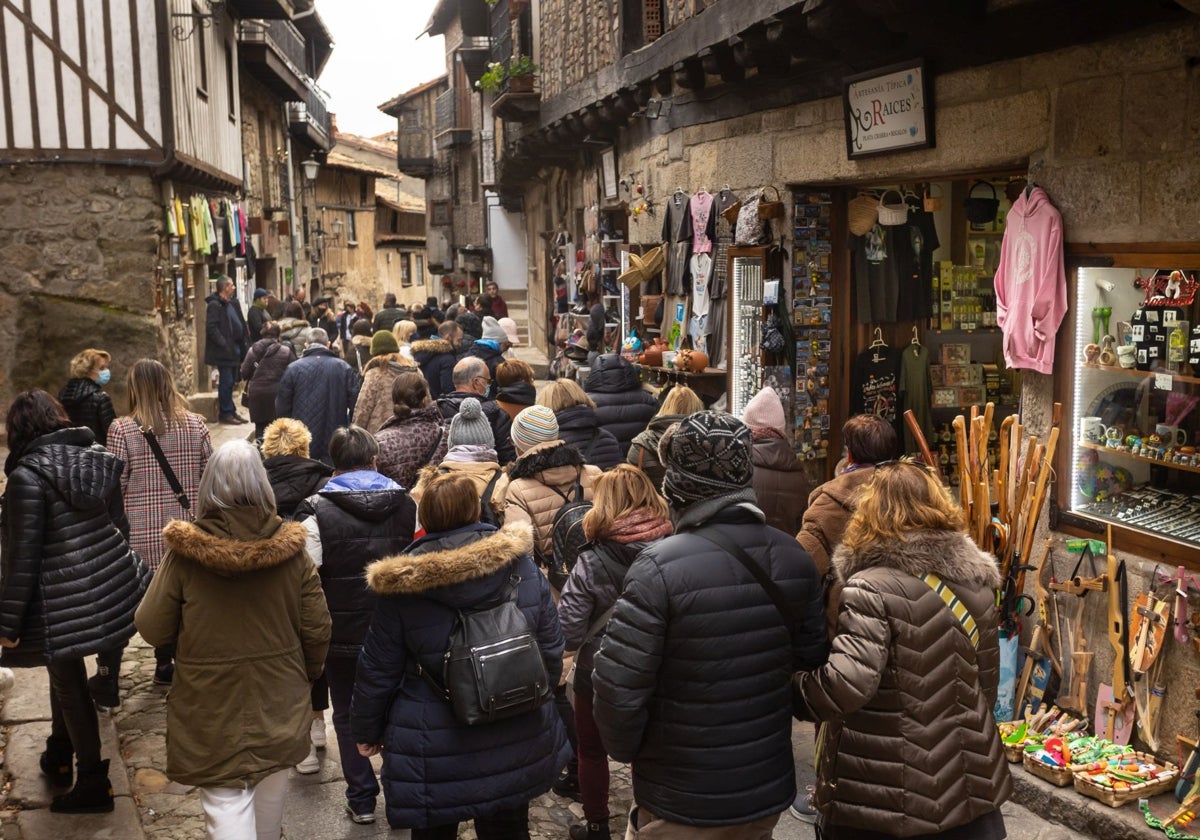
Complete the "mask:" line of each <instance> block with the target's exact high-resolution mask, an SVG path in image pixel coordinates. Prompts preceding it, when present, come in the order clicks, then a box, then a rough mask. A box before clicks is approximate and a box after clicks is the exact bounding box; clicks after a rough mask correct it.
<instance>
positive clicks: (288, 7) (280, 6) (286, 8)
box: [229, 0, 296, 20]
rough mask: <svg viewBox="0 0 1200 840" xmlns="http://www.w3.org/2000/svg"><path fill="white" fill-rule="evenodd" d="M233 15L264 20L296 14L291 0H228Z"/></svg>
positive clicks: (285, 18) (289, 17) (282, 18)
mask: <svg viewBox="0 0 1200 840" xmlns="http://www.w3.org/2000/svg"><path fill="white" fill-rule="evenodd" d="M229 8H230V10H231V11H232V12H233V14H234V16H235V17H239V18H262V19H264V20H291V19H292V16H293V15H295V14H296V4H295V3H293V2H292V0H229Z"/></svg>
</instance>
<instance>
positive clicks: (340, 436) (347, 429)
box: [329, 426, 379, 470]
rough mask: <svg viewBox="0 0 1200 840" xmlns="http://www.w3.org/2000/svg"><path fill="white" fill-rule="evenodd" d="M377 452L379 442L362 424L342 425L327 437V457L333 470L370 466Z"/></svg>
mask: <svg viewBox="0 0 1200 840" xmlns="http://www.w3.org/2000/svg"><path fill="white" fill-rule="evenodd" d="M378 454H379V442H378V441H376V440H375V436H374V435H372V434H371V433H370V432H368V431H367V430H366V429H364V428H363V427H362V426H342V427H341V428H340V429H338V430H337V431H335V432H334V433H333V437H332V438H330V439H329V458H330V460H332V461H333V468H334V469H335V470H352V469H355V468H358V467H369V466H371V459H372V458H374V457H375V456H376V455H378Z"/></svg>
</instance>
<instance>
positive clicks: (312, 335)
mask: <svg viewBox="0 0 1200 840" xmlns="http://www.w3.org/2000/svg"><path fill="white" fill-rule="evenodd" d="M308 343H309V344H310V345H312V344H320V345H321V346H322V347H328V346H329V333H327V332H325V330H323V329H321V328H320V327H313V328H312V329H311V330H309V331H308Z"/></svg>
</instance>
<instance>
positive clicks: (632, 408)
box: [583, 353, 658, 453]
mask: <svg viewBox="0 0 1200 840" xmlns="http://www.w3.org/2000/svg"><path fill="white" fill-rule="evenodd" d="M583 390H585V391H587V395H588V396H589V397H591V398H592V402H594V403H595V404H596V419H597V420H598V421H599V422H600V425H601V427H603V428H605V429H608V430H609V431H610V432H612V433H613V435H614V436H615V437H616V439H617V443H618V444H620V447H621V452H622V453H626V452H628V451H629V444H631V443H633V439H634V437H636V436H637V435H638V434H639V433H640V432H641V431H642V430H643V429H645V428H646V424H647V423H649V422H650V419H651V418H652V417H654V415H655V414H657V413H658V402H657V401H656V400H655V399H654V397H652V396H650V394H648V393H647V392H645V391H643V390H642V383H641V381H640V380H639V379H638V374H637V371H636V370H634V368H633V365H631V364H629V362H627V361H625V360H624V359H622V358H621V357H620V356H618V355H616V354H615V353H606V354H604V355H603V356H597V357H596V360H595V362H593V363H592V372H591V373H590V374H588V378H587V382H586V383H584V386H583Z"/></svg>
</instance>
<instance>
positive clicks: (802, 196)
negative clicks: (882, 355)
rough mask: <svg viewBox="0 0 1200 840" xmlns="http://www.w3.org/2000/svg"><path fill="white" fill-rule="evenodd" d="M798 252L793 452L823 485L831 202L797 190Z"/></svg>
mask: <svg viewBox="0 0 1200 840" xmlns="http://www.w3.org/2000/svg"><path fill="white" fill-rule="evenodd" d="M795 197H796V205H795V211H796V212H795V216H794V219H795V228H794V233H795V243H796V244H795V250H794V253H793V255H792V329H793V332H794V333H795V336H796V339H795V340H796V388H795V392H794V400H795V407H796V414H795V423H796V427H795V431H794V435H793V446H794V448H795V451H796V454H798V455H799V456H800V457H802V458H804V459H806V460H809V461H813V462H815V464H816V465H818V466H814V469H813V472H812V474H811V475H810V476H809V478H810V479H811V480H813V481H815V482H818V483H819V482H821V481H824V480H825V475H824V471H823V465H824V464H825V462H826V460H827V458H828V456H829V431H830V428H829V427H830V414H829V401H830V399H829V363H830V350H831V347H832V343H833V342H832V339H833V336H832V333H831V330H830V327H831V324H832V321H833V284H832V278H831V274H830V255H831V254H832V253H833V238H832V234H831V232H830V218H831V213H832V209H833V197H832V195H831V194H830V193H828V192H824V191H818V190H803V189H801V190H796V192H795Z"/></svg>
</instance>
